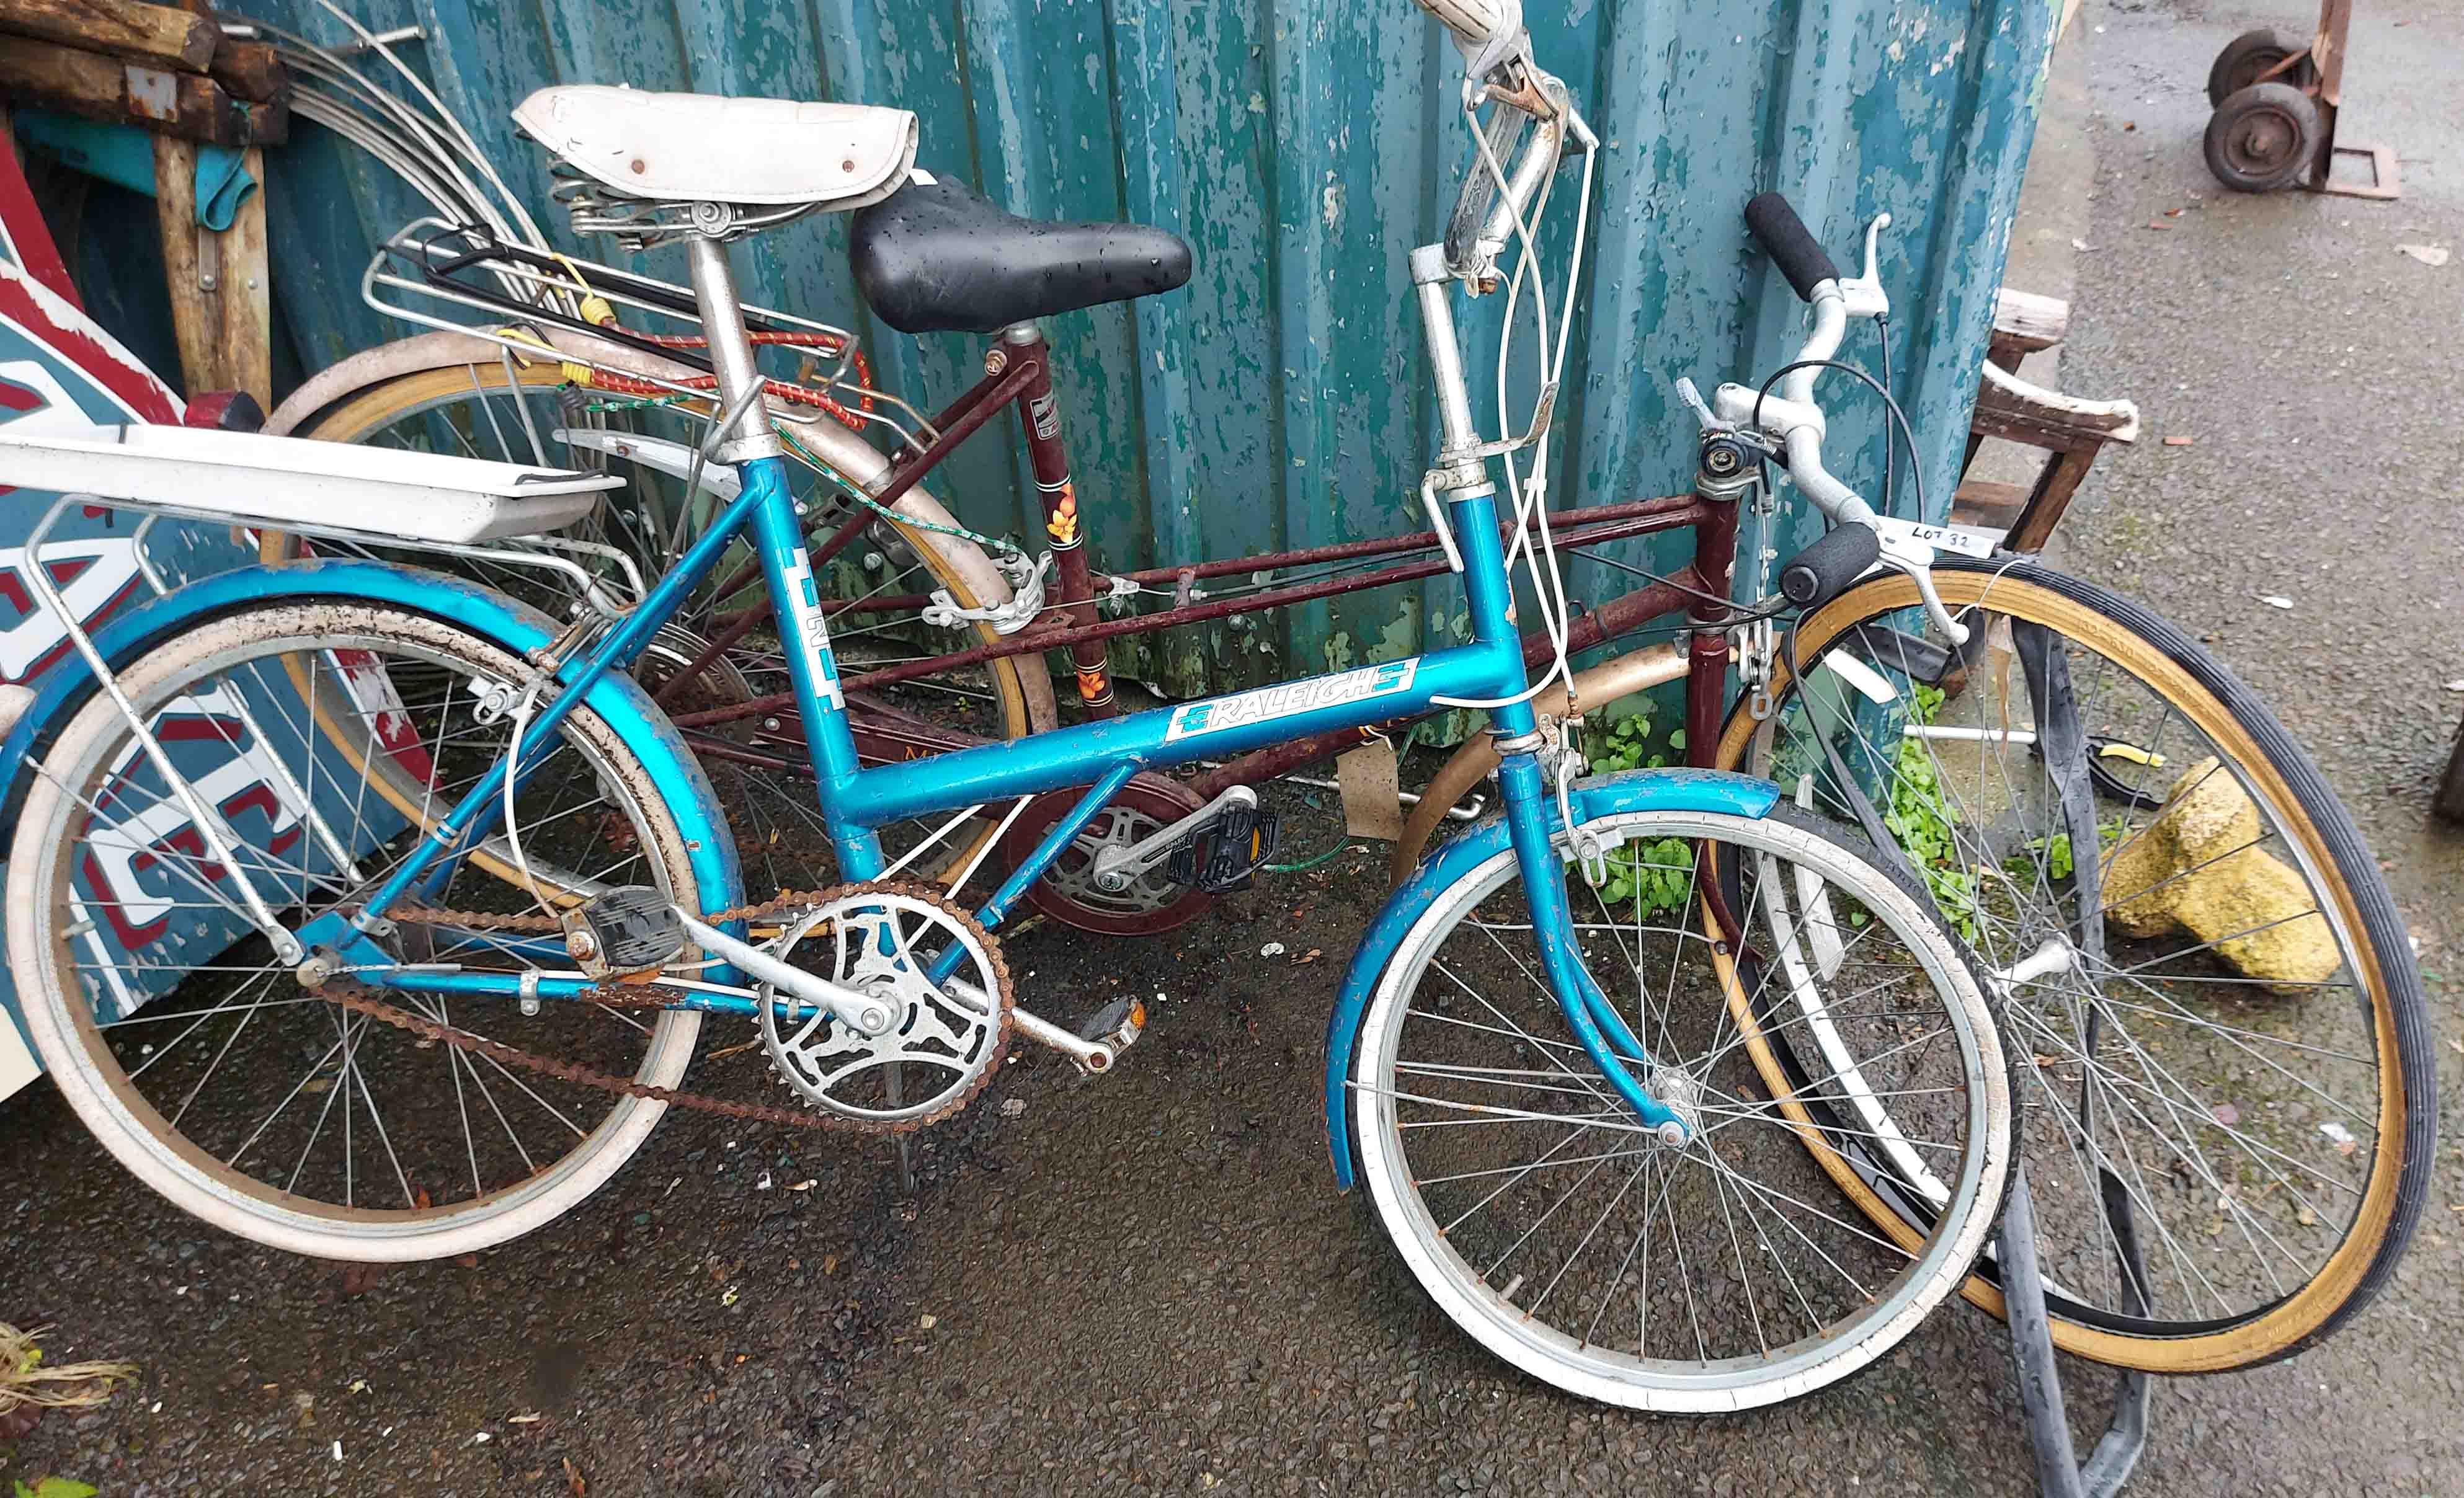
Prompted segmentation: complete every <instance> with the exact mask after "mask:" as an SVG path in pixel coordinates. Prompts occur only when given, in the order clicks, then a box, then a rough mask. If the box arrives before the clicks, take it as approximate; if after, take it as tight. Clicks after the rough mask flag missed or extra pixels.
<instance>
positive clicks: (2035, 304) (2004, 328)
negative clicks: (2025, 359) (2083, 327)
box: [1993, 286, 2071, 354]
mask: <svg viewBox="0 0 2464 1498" xmlns="http://www.w3.org/2000/svg"><path fill="white" fill-rule="evenodd" d="M2070 329H2071V304H2070V303H2069V302H2066V301H2064V300H2062V299H2061V298H2060V297H2039V296H2037V295H2036V294H2035V293H2034V292H2023V291H2013V290H2012V289H2011V288H2010V287H2008V286H2005V287H2003V288H2002V289H2001V290H1999V291H1997V292H1995V293H1994V294H1993V341H1995V342H1997V343H2000V342H2010V343H2014V344H2016V345H2018V346H2019V347H2020V348H2022V349H2024V350H2026V351H2027V352H2029V353H2031V354H2033V353H2035V351H2036V350H2038V349H2040V348H2051V347H2053V346H2054V345H2055V344H2056V343H2058V342H2060V341H2062V339H2063V338H2064V337H2065V336H2066V335H2068V334H2069V332H2070Z"/></svg>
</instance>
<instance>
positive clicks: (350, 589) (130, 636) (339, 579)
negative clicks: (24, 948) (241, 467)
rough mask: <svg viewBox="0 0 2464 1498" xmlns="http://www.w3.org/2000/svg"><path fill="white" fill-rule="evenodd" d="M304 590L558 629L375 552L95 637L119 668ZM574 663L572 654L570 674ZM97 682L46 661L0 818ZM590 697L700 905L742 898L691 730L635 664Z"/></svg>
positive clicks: (197, 587)
mask: <svg viewBox="0 0 2464 1498" xmlns="http://www.w3.org/2000/svg"><path fill="white" fill-rule="evenodd" d="M299 598H335V599H358V600H365V601H369V602H376V603H385V604H398V605H401V606H404V607H406V608H409V609H414V610H417V611H418V612H420V613H424V614H429V615H432V616H434V617H436V618H439V619H445V620H450V621H451V622H452V623H454V624H456V625H459V626H461V627H462V628H466V629H469V630H471V631H472V632H473V633H474V634H478V635H481V636H483V637H485V638H486V639H488V640H490V641H492V642H494V643H495V644H496V645H499V646H502V647H503V648H504V649H506V650H512V651H514V652H515V653H516V654H523V653H526V652H528V651H530V650H536V649H538V648H539V647H541V646H544V645H546V644H548V643H549V642H550V641H552V640H554V639H555V638H556V636H557V634H558V632H559V627H558V625H557V623H556V621H554V620H552V619H550V618H548V616H547V615H545V614H543V613H540V612H539V610H538V609H535V608H531V607H529V606H525V605H522V604H519V603H517V602H515V601H514V600H512V599H510V598H507V597H505V596H504V595H503V594H501V593H495V592H491V591H490V590H488V589H486V588H483V587H479V586H477V585H476V584H471V583H466V582H463V581H461V580H459V579H455V578H449V577H444V576H441V575H439V574H436V573H432V572H422V571H418V570H415V569H413V568H409V567H398V566H388V565H386V564H385V563H383V562H295V563H293V564H291V565H288V566H280V567H262V566H260V567H239V568H235V569H234V570H232V571H230V572H218V573H215V574H214V575H213V576H211V577H208V578H203V579H200V580H199V581H197V582H194V583H190V584H186V585H185V586H182V587H179V588H176V589H174V590H172V591H171V592H169V593H166V594H165V595H163V596H162V597H160V598H157V599H154V600H152V601H151V602H149V603H147V604H145V605H143V606H140V607H137V608H133V609H130V610H129V611H128V612H126V613H123V614H121V615H120V616H119V617H117V618H115V619H113V620H112V621H111V622H110V623H109V624H106V625H104V626H103V627H102V628H100V629H98V630H96V631H95V633H94V643H95V648H96V650H98V651H99V652H100V653H101V656H102V658H103V659H104V660H106V661H108V662H110V663H111V664H112V666H113V667H114V669H119V668H121V667H125V666H126V665H128V664H129V663H130V662H131V661H134V660H135V659H136V658H137V657H138V656H139V655H142V654H143V653H144V652H145V651H146V650H149V649H151V648H152V647H154V646H156V645H159V644H161V643H162V642H164V641H165V640H169V639H173V638H176V637H177V636H179V635H181V634H183V633H185V632H187V631H188V630H190V629H194V628H197V627H198V626H199V625H201V624H203V623H205V622H206V621H207V620H209V619H211V618H213V617H215V616H216V615H219V614H225V613H229V612H231V610H232V609H234V608H238V607H242V606H247V605H250V604H257V603H265V602H268V601H271V600H275V599H282V600H289V599H299ZM573 669H574V668H573V666H572V664H571V663H568V664H567V666H566V668H565V671H566V674H567V678H568V679H570V674H571V672H573ZM94 690H95V680H94V672H92V671H91V670H89V669H88V668H87V666H86V664H85V661H84V659H83V657H81V656H78V655H76V654H70V655H67V656H64V657H63V658H62V659H61V660H60V662H59V664H58V665H56V666H55V667H54V668H53V669H52V670H51V671H50V672H46V673H45V675H44V681H43V689H42V692H41V693H40V694H39V695H37V696H36V697H35V699H34V702H33V706H32V707H30V708H28V709H27V710H26V715H25V716H24V717H22V718H20V719H18V721H17V723H16V725H15V727H13V728H12V729H11V731H10V734H9V737H8V738H7V740H6V741H5V742H0V776H5V777H6V778H7V784H6V786H5V795H4V796H0V826H14V825H15V824H16V820H17V808H18V805H19V804H20V803H21V802H22V801H23V800H24V799H25V794H26V787H27V785H28V784H29V783H30V782H32V780H33V762H34V760H35V757H36V754H37V753H38V752H39V751H40V750H41V749H42V748H44V747H45V746H46V745H48V744H49V743H50V742H51V739H52V738H53V736H54V735H55V734H56V733H57V732H58V730H59V729H60V728H61V727H62V726H64V725H65V724H66V722H67V721H68V716H69V714H70V713H71V712H72V711H73V710H75V709H76V708H77V706H79V705H80V704H81V703H83V702H84V701H85V699H86V698H87V697H88V696H90V695H92V694H93V692H94ZM583 700H584V701H586V702H587V703H588V704H589V706H590V710H591V711H592V712H593V713H596V714H597V715H598V716H599V717H600V718H601V719H602V720H603V721H605V723H606V724H607V725H608V726H609V727H610V728H613V729H614V730H615V731H616V733H617V734H618V736H619V737H621V738H623V739H624V741H625V745H626V747H627V748H628V749H630V750H631V751H632V752H633V754H634V756H635V757H636V758H638V759H639V760H641V762H642V765H643V767H644V768H645V769H647V770H648V771H649V775H650V780H651V783H652V784H653V785H655V786H656V787H657V788H658V792H659V794H660V795H661V796H662V797H664V798H665V799H666V801H667V804H668V808H669V810H670V812H671V814H672V815H673V816H674V817H675V819H676V826H677V829H678V830H679V831H681V832H683V833H684V836H685V843H686V847H687V850H688V852H689V853H690V854H691V857H692V860H693V880H694V884H695V889H696V893H697V895H698V897H699V899H700V902H701V908H702V909H703V910H705V911H721V910H730V909H733V908H734V907H736V906H737V905H740V904H742V903H743V878H742V875H741V873H740V872H739V870H738V869H737V859H736V839H735V837H734V835H733V834H732V833H730V831H729V830H728V826H727V818H726V816H725V815H724V814H722V813H721V811H720V810H719V804H718V795H717V792H716V791H715V790H714V789H713V788H712V786H711V783H710V780H709V778H708V777H707V776H705V775H704V774H703V773H702V768H701V764H700V762H699V761H698V760H695V759H694V758H693V750H692V749H691V748H689V747H688V746H687V745H686V743H685V741H684V737H683V736H682V735H681V734H678V733H677V732H676V730H675V727H674V725H672V724H671V723H670V722H669V721H668V717H667V715H666V714H665V713H662V712H661V711H659V708H658V706H657V704H655V703H653V702H652V701H651V700H650V697H649V694H648V693H646V692H644V691H643V690H642V689H641V688H640V687H639V686H637V685H635V683H634V682H633V679H632V678H631V677H629V676H625V675H621V674H618V673H616V672H609V673H608V674H606V675H604V676H602V677H600V678H599V680H598V681H597V682H596V683H595V684H593V685H592V687H591V689H590V694H589V695H588V696H587V697H585V698H584V699H583ZM704 976H705V977H708V976H710V975H707V974H705V975H704ZM716 980H717V981H724V979H723V978H720V979H716Z"/></svg>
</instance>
